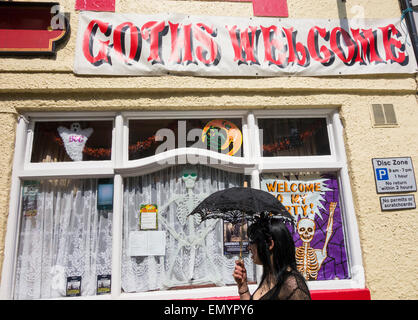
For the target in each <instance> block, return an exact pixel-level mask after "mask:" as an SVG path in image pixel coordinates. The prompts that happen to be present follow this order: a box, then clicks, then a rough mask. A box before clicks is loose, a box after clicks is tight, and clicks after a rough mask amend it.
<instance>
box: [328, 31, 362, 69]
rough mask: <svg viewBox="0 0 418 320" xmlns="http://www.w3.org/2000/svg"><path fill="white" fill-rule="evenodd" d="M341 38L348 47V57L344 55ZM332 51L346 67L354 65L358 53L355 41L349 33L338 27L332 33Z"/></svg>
mask: <svg viewBox="0 0 418 320" xmlns="http://www.w3.org/2000/svg"><path fill="white" fill-rule="evenodd" d="M341 37H342V38H343V39H344V43H345V45H346V46H347V47H348V53H347V57H346V56H345V54H344V50H343V47H342V45H341ZM331 49H332V50H333V51H334V52H335V54H336V55H337V56H338V58H340V59H341V61H342V62H344V64H346V65H353V64H354V62H355V61H354V56H355V53H356V46H355V44H354V41H353V39H351V37H350V35H349V33H348V32H347V31H345V30H344V29H342V28H340V27H336V28H334V29H332V31H331Z"/></svg>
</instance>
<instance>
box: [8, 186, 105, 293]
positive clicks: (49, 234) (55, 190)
mask: <svg viewBox="0 0 418 320" xmlns="http://www.w3.org/2000/svg"><path fill="white" fill-rule="evenodd" d="M105 182H107V181H105ZM101 183H102V181H101V180H98V179H83V180H74V179H59V180H39V181H25V182H24V183H23V188H22V196H21V198H22V202H21V203H22V206H21V210H20V219H21V223H20V224H21V227H20V234H19V247H18V254H17V266H16V280H15V290H14V298H15V299H48V298H56V297H63V296H91V295H96V294H102V293H108V292H110V279H111V264H112V263H111V261H112V255H111V253H112V209H111V207H109V206H108V207H107V208H98V205H97V204H98V192H97V190H98V186H99V185H100V184H101Z"/></svg>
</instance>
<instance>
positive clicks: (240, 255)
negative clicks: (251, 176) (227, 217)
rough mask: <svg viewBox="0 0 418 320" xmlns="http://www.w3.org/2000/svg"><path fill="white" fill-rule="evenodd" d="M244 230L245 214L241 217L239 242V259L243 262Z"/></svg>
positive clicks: (245, 182) (246, 185) (245, 183)
mask: <svg viewBox="0 0 418 320" xmlns="http://www.w3.org/2000/svg"><path fill="white" fill-rule="evenodd" d="M247 187H248V182H247V181H244V188H247ZM243 228H244V213H242V216H241V228H240V242H239V259H240V260H241V261H242V229H243Z"/></svg>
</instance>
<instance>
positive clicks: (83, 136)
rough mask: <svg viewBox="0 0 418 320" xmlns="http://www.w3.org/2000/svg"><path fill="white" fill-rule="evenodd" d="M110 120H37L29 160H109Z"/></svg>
mask: <svg viewBox="0 0 418 320" xmlns="http://www.w3.org/2000/svg"><path fill="white" fill-rule="evenodd" d="M112 129H113V122H112V121H78V122H71V121H66V122H63V121H60V122H36V123H35V129H34V139H33V147H32V158H31V162H61V161H90V160H110V159H111V150H112V149H111V148H112Z"/></svg>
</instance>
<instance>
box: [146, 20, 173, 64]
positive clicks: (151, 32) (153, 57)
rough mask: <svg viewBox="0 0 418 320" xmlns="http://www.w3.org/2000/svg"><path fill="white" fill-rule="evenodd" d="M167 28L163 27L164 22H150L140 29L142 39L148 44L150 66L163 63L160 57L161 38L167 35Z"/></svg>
mask: <svg viewBox="0 0 418 320" xmlns="http://www.w3.org/2000/svg"><path fill="white" fill-rule="evenodd" d="M167 31H168V27H166V26H165V22H164V21H161V22H160V23H158V22H157V21H150V22H147V23H145V24H144V25H143V26H142V28H141V33H142V38H143V39H144V40H147V41H148V42H149V43H150V55H149V57H148V61H151V64H155V63H161V64H164V61H163V59H162V57H161V49H162V48H161V46H162V43H161V38H162V37H163V36H164V35H165V34H166V33H167Z"/></svg>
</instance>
